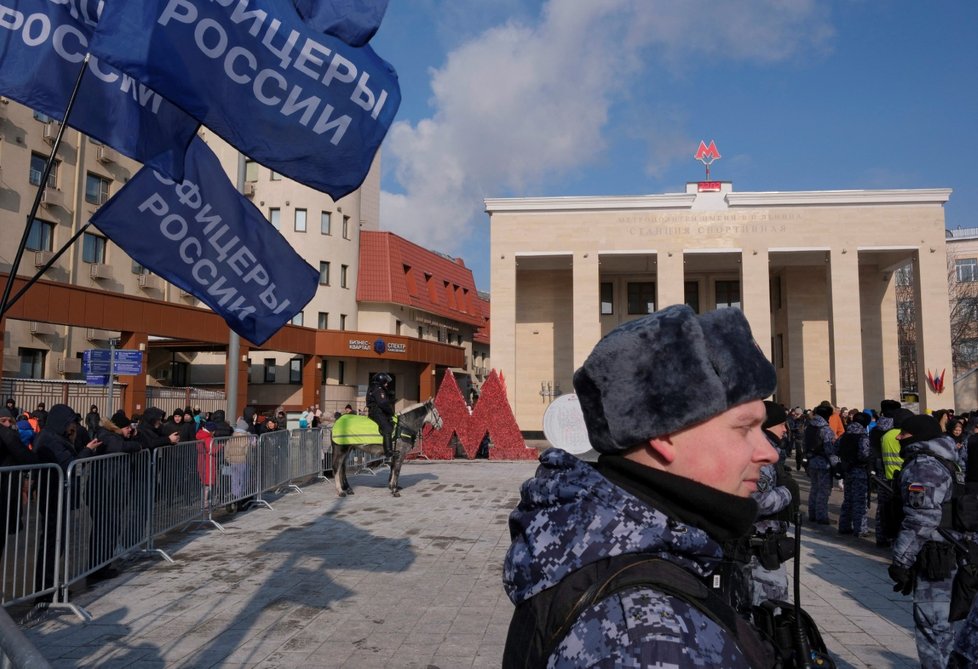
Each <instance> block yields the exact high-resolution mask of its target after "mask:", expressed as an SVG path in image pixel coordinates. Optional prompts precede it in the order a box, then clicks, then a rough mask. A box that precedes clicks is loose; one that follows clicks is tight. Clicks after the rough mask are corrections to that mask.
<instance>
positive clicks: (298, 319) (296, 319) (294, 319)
mask: <svg viewBox="0 0 978 669" xmlns="http://www.w3.org/2000/svg"><path fill="white" fill-rule="evenodd" d="M292 325H302V312H301V311H300V312H299V313H297V314H296V315H295V316H293V317H292Z"/></svg>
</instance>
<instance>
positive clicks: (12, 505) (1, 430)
mask: <svg viewBox="0 0 978 669" xmlns="http://www.w3.org/2000/svg"><path fill="white" fill-rule="evenodd" d="M36 463H37V458H36V457H35V456H34V453H33V452H32V451H31V450H30V449H29V448H27V446H25V445H24V442H22V441H21V440H20V435H19V434H18V433H17V428H16V427H15V424H14V417H13V416H12V415H11V414H10V412H9V411H7V408H6V407H4V408H2V409H0V467H16V466H18V465H33V464H36ZM22 480H26V479H25V478H24V477H23V476H22V475H13V474H8V475H4V474H0V555H3V548H4V546H5V545H6V542H7V535H8V534H13V533H14V532H16V531H17V529H18V527H19V526H20V514H19V513H18V510H19V508H20V506H19V505H18V503H17V502H18V499H17V496H18V494H19V493H20V488H21V486H20V484H19V481H22Z"/></svg>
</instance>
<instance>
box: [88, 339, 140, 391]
mask: <svg viewBox="0 0 978 669" xmlns="http://www.w3.org/2000/svg"><path fill="white" fill-rule="evenodd" d="M114 359H115V362H114V363H113V365H112V370H111V371H112V373H113V374H115V375H116V376H136V375H138V374H142V373H143V352H142V351H134V350H130V349H125V348H120V349H116V351H115V356H114ZM82 364H83V365H84V367H85V373H86V374H99V375H108V374H109V371H110V370H109V349H106V348H92V349H88V350H87V351H85V352H84V354H83V355H82ZM103 385H104V384H103Z"/></svg>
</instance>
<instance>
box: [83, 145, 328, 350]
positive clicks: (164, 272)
mask: <svg viewBox="0 0 978 669" xmlns="http://www.w3.org/2000/svg"><path fill="white" fill-rule="evenodd" d="M185 173H186V177H185V178H184V181H183V182H182V183H177V182H174V181H173V180H171V179H168V178H167V177H165V176H164V175H162V174H160V173H159V172H154V171H153V170H151V169H149V168H147V167H144V168H143V169H141V170H140V171H139V172H138V173H137V174H136V176H135V177H133V179H132V180H131V181H130V182H129V183H127V184H126V185H125V186H124V187H123V188H122V189H121V190H120V191H119V192H118V193H116V195H115V196H114V197H112V199H110V200H109V201H108V202H106V203H105V204H104V205H103V206H102V207H101V208H100V209H99V210H98V211H97V212H96V213H95V215H94V216H92V218H91V222H92V223H93V224H94V225H95V226H96V227H98V229H99V230H101V231H102V232H104V233H105V235H106V236H107V237H108V238H109V239H111V240H112V241H113V242H115V243H116V244H118V245H119V246H120V247H121V248H122V250H123V251H125V252H126V253H128V254H129V256H130V257H132V259H133V260H135V261H136V262H138V263H139V264H140V265H142V266H144V267H147V268H149V269H151V270H152V271H153V272H155V273H157V274H159V275H160V276H162V277H163V278H164V279H166V280H167V281H169V282H170V283H172V284H174V285H175V286H179V287H180V288H182V289H183V290H185V291H187V292H189V293H192V294H193V295H195V296H196V297H198V298H200V300H202V301H203V302H204V303H205V304H206V305H207V306H209V307H210V308H211V309H213V310H214V311H215V312H217V313H218V314H220V315H221V317H222V318H224V320H225V321H227V324H228V325H229V326H230V327H231V329H232V330H234V331H235V332H237V333H238V334H239V335H241V336H242V337H244V338H245V339H247V340H248V341H250V342H252V343H254V344H256V345H258V346H260V345H262V344H264V343H265V342H266V341H267V340H268V338H269V337H271V336H272V335H273V334H275V333H276V332H277V331H278V330H279V329H280V328H281V327H282V326H283V325H285V324H286V323H287V322H289V320H291V318H292V317H293V316H295V315H296V314H297V313H298V312H299V310H301V309H302V307H304V306H305V305H306V303H307V302H309V300H311V299H312V296H313V295H314V294H315V293H316V289H317V287H318V285H319V273H318V272H317V271H316V270H315V269H313V268H312V267H311V266H310V265H309V263H307V262H306V261H304V260H303V259H302V258H301V257H300V256H299V254H298V253H296V252H295V250H294V249H293V248H292V247H291V246H290V245H289V243H288V242H287V241H286V240H285V238H284V237H282V235H281V234H280V233H279V231H278V230H276V229H275V228H274V227H272V224H271V223H269V222H268V221H267V220H265V218H264V217H263V216H262V214H261V212H260V211H258V208H257V207H255V205H253V204H252V203H251V202H250V201H249V200H248V199H247V198H245V197H244V196H243V195H241V194H240V193H239V192H238V191H237V190H236V189H235V188H234V186H233V185H231V182H230V181H229V180H228V178H227V176H226V175H225V173H224V169H223V168H222V167H221V163H220V162H219V161H218V159H217V156H215V155H214V152H213V151H211V150H210V148H209V147H208V146H207V144H205V143H204V140H202V139H200V138H199V137H197V138H194V140H193V142H192V143H191V144H190V148H189V149H188V150H187V162H186V165H185Z"/></svg>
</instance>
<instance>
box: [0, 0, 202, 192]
mask: <svg viewBox="0 0 978 669" xmlns="http://www.w3.org/2000/svg"><path fill="white" fill-rule="evenodd" d="M92 7H93V4H92V1H89V2H87V3H86V2H81V3H78V4H76V5H72V6H71V9H69V8H67V7H66V6H64V5H63V4H60V3H57V2H52V0H0V95H5V96H7V97H8V98H11V99H13V100H16V101H17V102H20V103H21V104H24V105H26V106H28V107H30V108H32V109H33V110H35V111H36V112H40V113H41V114H44V115H45V116H49V117H51V118H53V119H55V120H58V121H61V120H63V115H64V112H65V108H66V107H67V105H68V100H69V98H70V96H71V91H72V89H73V88H74V85H75V80H76V78H77V77H78V73H79V72H80V71H81V68H82V67H84V65H83V62H84V58H85V54H86V52H87V51H88V45H89V42H90V40H91V37H92V34H93V32H94V29H95V24H96V22H97V18H96V16H95V12H94V10H92V9H91V8H92ZM87 67H88V70H87V71H86V72H85V74H84V76H83V77H82V82H81V86H80V88H79V90H78V95H77V97H76V99H75V105H74V107H73V109H72V110H71V113H70V115H69V116H68V125H69V126H70V127H72V128H75V129H77V130H80V131H81V132H83V133H85V134H86V135H88V136H89V137H92V138H94V139H96V140H98V141H100V142H102V143H104V144H107V145H109V146H110V147H112V148H114V149H116V150H117V151H119V152H120V153H122V154H125V155H127V156H129V157H130V158H133V159H135V160H138V161H140V162H142V163H145V164H147V165H151V166H153V167H154V168H155V169H158V170H160V171H161V172H164V173H165V174H167V175H169V176H171V177H176V178H180V177H182V173H181V172H180V170H181V169H182V168H183V160H184V155H183V154H184V151H186V148H187V145H188V144H189V143H190V140H191V138H192V137H193V136H194V134H195V133H196V132H197V128H198V126H199V123H198V122H197V121H196V120H195V119H194V118H192V117H190V116H188V115H187V114H186V113H185V112H183V111H182V110H181V109H179V108H177V107H175V106H174V105H172V104H170V103H169V102H168V101H167V100H165V99H164V98H163V97H161V96H160V95H159V94H158V93H156V92H155V91H153V90H151V89H150V88H148V87H147V86H146V85H145V84H143V83H140V82H138V81H136V80H135V79H133V78H132V77H131V76H129V75H126V74H123V73H122V72H120V71H119V70H118V69H116V68H115V67H112V66H111V65H109V64H107V63H105V62H102V61H100V60H98V59H97V58H92V59H91V60H90V61H89V63H88V66H87Z"/></svg>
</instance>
